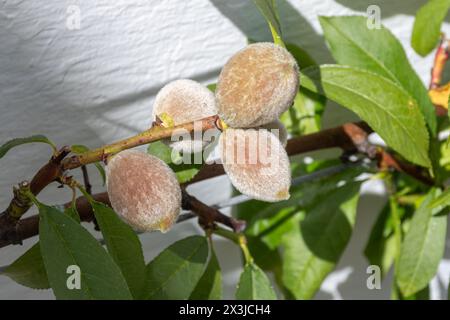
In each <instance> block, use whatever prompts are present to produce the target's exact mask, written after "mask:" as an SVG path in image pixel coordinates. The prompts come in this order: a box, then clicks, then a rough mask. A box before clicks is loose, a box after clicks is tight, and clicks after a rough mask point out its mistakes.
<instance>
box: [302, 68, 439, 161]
mask: <svg viewBox="0 0 450 320" xmlns="http://www.w3.org/2000/svg"><path fill="white" fill-rule="evenodd" d="M302 76H303V78H302V84H301V85H302V86H303V87H305V88H306V89H308V90H311V91H313V92H318V93H321V94H324V95H326V96H327V97H328V98H329V99H331V100H334V101H335V102H337V103H339V104H341V105H342V106H344V107H346V108H348V109H350V110H352V111H353V112H355V113H356V114H358V115H359V116H360V117H361V119H363V120H364V121H366V122H367V123H368V124H369V125H370V126H371V127H372V129H374V130H375V131H376V132H377V133H378V134H379V135H380V136H381V137H382V138H383V139H384V141H385V142H386V143H387V144H388V145H389V146H390V147H391V148H393V149H394V150H396V151H397V152H398V153H400V154H401V155H402V156H404V157H405V158H406V159H407V160H409V161H411V162H414V163H416V164H419V165H422V166H425V167H430V166H431V163H430V159H429V158H428V148H429V140H428V131H427V129H426V126H425V123H424V120H423V117H422V115H421V113H420V110H419V108H418V107H417V103H416V101H415V100H414V99H413V98H411V97H410V96H409V95H408V93H407V92H406V91H404V90H403V89H402V88H401V87H399V86H398V85H397V84H395V83H394V82H392V81H390V80H389V79H387V78H384V77H382V76H380V75H378V74H374V73H371V72H368V71H365V70H361V69H357V68H353V67H347V66H339V65H323V66H321V67H320V68H317V67H310V68H307V69H305V70H303V72H302Z"/></svg>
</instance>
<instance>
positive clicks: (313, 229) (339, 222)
mask: <svg viewBox="0 0 450 320" xmlns="http://www.w3.org/2000/svg"><path fill="white" fill-rule="evenodd" d="M359 188H360V182H354V183H348V184H346V185H344V186H341V187H339V188H337V189H335V190H333V191H331V192H328V193H327V194H322V196H321V197H319V198H317V200H316V201H315V202H314V203H313V204H312V205H311V206H309V207H308V208H306V212H307V215H306V217H305V219H304V220H303V221H301V222H300V223H297V224H296V225H295V227H294V228H293V229H291V231H289V232H288V233H286V235H285V237H284V238H283V245H284V251H283V263H284V264H283V283H284V286H285V287H286V288H287V289H288V290H289V291H290V293H291V294H292V295H293V296H294V297H295V298H296V299H311V298H312V297H313V296H314V294H315V293H316V292H317V290H318V289H319V288H320V285H321V283H322V281H323V280H324V279H325V277H326V276H327V275H328V274H329V273H330V272H331V271H332V270H333V269H334V267H335V266H336V264H337V262H338V261H339V258H340V257H341V255H342V253H343V252H344V249H345V247H346V246H347V243H348V241H349V240H350V236H351V233H352V229H353V226H354V224H355V217H356V207H357V204H358V198H359V193H358V192H359Z"/></svg>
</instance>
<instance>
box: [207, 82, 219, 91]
mask: <svg viewBox="0 0 450 320" xmlns="http://www.w3.org/2000/svg"><path fill="white" fill-rule="evenodd" d="M206 87H207V88H208V89H209V90H210V91H212V92H216V87H217V83H210V84H208V85H207V86H206Z"/></svg>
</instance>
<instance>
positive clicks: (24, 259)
mask: <svg viewBox="0 0 450 320" xmlns="http://www.w3.org/2000/svg"><path fill="white" fill-rule="evenodd" d="M64 213H65V214H67V215H68V216H69V217H71V218H72V219H74V220H75V221H77V222H80V217H79V215H78V213H77V211H76V208H74V207H69V208H67V209H66V210H65V211H64ZM3 274H4V275H5V276H8V277H10V278H11V279H12V280H14V281H15V282H17V283H19V284H21V285H23V286H26V287H29V288H32V289H49V288H50V284H49V283H48V278H47V272H46V270H45V265H44V261H43V260H42V255H41V248H40V245H39V242H37V243H36V244H34V245H33V246H32V247H31V248H30V249H28V250H27V251H26V252H25V253H24V254H23V255H21V256H20V257H19V258H18V259H17V260H16V261H14V262H13V263H12V264H11V265H9V266H8V267H7V268H6V270H5V271H4V272H3Z"/></svg>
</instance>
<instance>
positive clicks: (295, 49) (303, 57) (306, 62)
mask: <svg viewBox="0 0 450 320" xmlns="http://www.w3.org/2000/svg"><path fill="white" fill-rule="evenodd" d="M286 49H287V50H288V51H289V52H290V53H291V54H292V56H293V57H294V58H295V60H296V61H297V64H298V66H299V68H300V69H304V68H308V67H312V66H315V65H317V63H316V61H314V59H313V58H312V57H311V56H310V54H309V53H308V52H306V51H305V50H303V49H302V48H300V47H299V46H297V45H296V44H293V43H287V44H286Z"/></svg>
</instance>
